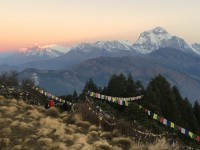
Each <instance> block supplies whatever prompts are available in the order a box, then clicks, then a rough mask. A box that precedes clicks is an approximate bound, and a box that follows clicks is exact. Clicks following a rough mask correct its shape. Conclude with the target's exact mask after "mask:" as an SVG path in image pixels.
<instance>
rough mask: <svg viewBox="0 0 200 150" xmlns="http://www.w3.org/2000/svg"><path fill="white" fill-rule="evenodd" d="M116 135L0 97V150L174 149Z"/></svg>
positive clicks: (68, 116) (54, 111) (163, 143)
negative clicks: (145, 143)
mask: <svg viewBox="0 0 200 150" xmlns="http://www.w3.org/2000/svg"><path fill="white" fill-rule="evenodd" d="M116 132H117V131H113V132H103V131H99V130H98V128H97V127H96V126H94V125H91V124H90V123H89V122H87V121H82V119H81V117H80V115H73V114H69V113H66V112H64V113H60V112H59V111H58V110H57V109H55V108H53V109H49V110H45V109H44V108H43V107H36V106H32V105H28V104H26V103H25V102H24V101H17V100H15V99H11V100H8V99H5V98H4V97H0V149H12V150H20V149H23V150H26V149H27V150H31V149H37V150H38V149H43V150H48V149H51V150H54V149H55V150H81V149H82V150H112V149H113V150H122V149H124V150H128V149H151V150H161V149H172V148H171V147H170V145H169V144H168V143H167V142H166V140H165V139H160V140H158V141H157V142H156V143H154V144H149V145H144V144H142V143H137V142H134V141H133V140H130V138H125V137H119V136H118V134H116ZM174 149H175V148H174ZM176 149H178V147H177V148H176Z"/></svg>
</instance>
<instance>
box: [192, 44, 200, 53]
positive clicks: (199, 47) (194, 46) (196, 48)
mask: <svg viewBox="0 0 200 150" xmlns="http://www.w3.org/2000/svg"><path fill="white" fill-rule="evenodd" d="M191 47H192V50H193V51H194V52H195V53H196V54H198V55H200V44H198V43H194V44H192V45H191Z"/></svg>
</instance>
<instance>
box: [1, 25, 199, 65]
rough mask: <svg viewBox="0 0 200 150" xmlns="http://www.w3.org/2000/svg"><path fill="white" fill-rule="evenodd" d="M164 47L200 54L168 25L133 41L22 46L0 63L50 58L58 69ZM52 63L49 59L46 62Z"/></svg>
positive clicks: (148, 51) (196, 46)
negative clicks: (60, 66) (169, 28)
mask: <svg viewBox="0 0 200 150" xmlns="http://www.w3.org/2000/svg"><path fill="white" fill-rule="evenodd" d="M161 48H174V49H178V50H181V51H184V52H187V53H193V54H197V55H199V56H200V44H197V43H195V44H192V45H189V44H187V43H186V42H185V41H184V40H183V39H182V38H180V37H177V36H173V35H171V34H169V33H168V32H167V30H166V29H164V28H161V27H156V28H154V29H152V30H149V31H145V32H143V33H141V34H140V36H139V38H138V40H137V41H136V42H135V43H133V44H131V43H129V42H128V41H117V40H115V41H97V42H94V43H88V42H82V43H79V44H76V45H74V46H72V47H63V46H59V45H55V44H52V45H46V46H39V45H33V46H31V47H29V48H23V49H20V50H19V51H18V52H16V53H15V54H14V55H12V56H9V57H7V58H4V59H0V64H7V65H22V64H26V63H29V64H28V65H25V66H26V67H29V66H32V65H33V66H34V65H35V66H36V68H38V67H37V66H40V64H42V63H44V61H45V62H46V61H50V64H52V65H54V66H55V67H53V68H52V69H56V68H57V66H59V65H60V64H62V65H63V66H64V65H65V66H69V65H73V64H78V63H80V62H81V61H84V60H87V59H91V58H96V57H100V56H107V57H122V56H133V55H134V56H135V55H143V54H148V53H151V52H154V51H156V50H158V49H161ZM39 61H41V63H39ZM60 61H62V63H60ZM54 62H56V63H54ZM30 63H31V65H30ZM48 63H49V62H46V65H45V66H47V65H48ZM63 66H62V67H63ZM45 68H46V67H45ZM42 69H43V67H42ZM46 69H48V68H46Z"/></svg>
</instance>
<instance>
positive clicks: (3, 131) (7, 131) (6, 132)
mask: <svg viewBox="0 0 200 150" xmlns="http://www.w3.org/2000/svg"><path fill="white" fill-rule="evenodd" d="M10 134H11V129H10V128H9V127H6V128H3V129H1V131H0V135H1V136H2V137H8V136H9V135H10Z"/></svg>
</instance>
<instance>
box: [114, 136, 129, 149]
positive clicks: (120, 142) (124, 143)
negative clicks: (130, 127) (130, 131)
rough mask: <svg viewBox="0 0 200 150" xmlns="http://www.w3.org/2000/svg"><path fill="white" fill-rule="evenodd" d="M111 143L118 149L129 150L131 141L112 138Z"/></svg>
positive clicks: (122, 138)
mask: <svg viewBox="0 0 200 150" xmlns="http://www.w3.org/2000/svg"><path fill="white" fill-rule="evenodd" d="M112 143H113V144H114V145H117V146H119V147H122V148H125V149H129V148H130V147H131V140H130V139H129V138H124V137H117V138H113V140H112Z"/></svg>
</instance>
